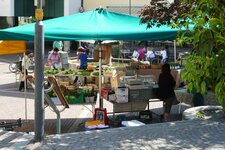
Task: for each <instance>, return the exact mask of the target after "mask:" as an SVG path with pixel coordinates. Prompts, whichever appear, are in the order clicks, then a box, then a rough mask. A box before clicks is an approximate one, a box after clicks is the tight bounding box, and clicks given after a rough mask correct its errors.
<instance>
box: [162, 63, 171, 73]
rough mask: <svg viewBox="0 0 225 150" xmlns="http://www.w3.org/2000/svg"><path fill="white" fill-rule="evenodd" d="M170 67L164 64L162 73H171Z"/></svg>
mask: <svg viewBox="0 0 225 150" xmlns="http://www.w3.org/2000/svg"><path fill="white" fill-rule="evenodd" d="M170 71H171V70H170V65H169V64H164V65H163V66H162V73H170Z"/></svg>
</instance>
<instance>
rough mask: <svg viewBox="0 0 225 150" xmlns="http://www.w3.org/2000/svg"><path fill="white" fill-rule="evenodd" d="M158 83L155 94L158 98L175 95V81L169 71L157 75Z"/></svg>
mask: <svg viewBox="0 0 225 150" xmlns="http://www.w3.org/2000/svg"><path fill="white" fill-rule="evenodd" d="M158 85H159V89H158V92H157V95H158V97H159V98H162V99H166V98H170V97H173V96H175V93H174V87H175V85H176V82H175V80H174V78H173V76H172V75H171V74H170V73H161V74H160V75H159V81H158Z"/></svg>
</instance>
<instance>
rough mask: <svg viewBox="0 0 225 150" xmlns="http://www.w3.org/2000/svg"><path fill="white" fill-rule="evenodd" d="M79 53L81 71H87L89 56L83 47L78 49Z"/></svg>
mask: <svg viewBox="0 0 225 150" xmlns="http://www.w3.org/2000/svg"><path fill="white" fill-rule="evenodd" d="M78 51H79V54H78V60H79V61H80V67H79V69H83V70H85V69H87V65H88V61H87V58H88V54H87V52H88V51H86V50H85V49H84V48H83V47H79V48H78Z"/></svg>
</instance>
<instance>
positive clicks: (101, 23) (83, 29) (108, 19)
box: [0, 8, 179, 41]
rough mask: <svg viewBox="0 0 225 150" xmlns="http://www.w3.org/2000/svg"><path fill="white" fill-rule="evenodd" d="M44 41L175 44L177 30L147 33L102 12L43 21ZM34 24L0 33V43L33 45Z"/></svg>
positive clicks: (134, 21)
mask: <svg viewBox="0 0 225 150" xmlns="http://www.w3.org/2000/svg"><path fill="white" fill-rule="evenodd" d="M43 23H44V36H45V41H55V40H62V41H70V40H151V41H156V40H174V39H175V38H176V34H177V32H178V30H179V29H174V28H173V29H172V28H171V27H168V26H161V27H153V28H150V29H147V28H146V27H147V26H146V25H145V24H140V18H138V17H134V16H129V15H125V14H120V13H116V12H110V11H107V10H105V9H102V8H100V9H96V10H94V11H89V12H84V13H79V14H74V15H70V16H64V17H59V18H55V19H49V20H45V21H43ZM34 33H35V24H34V23H33V24H28V25H24V26H18V27H12V28H8V29H4V30H0V40H26V41H33V40H34Z"/></svg>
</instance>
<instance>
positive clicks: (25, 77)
mask: <svg viewBox="0 0 225 150" xmlns="http://www.w3.org/2000/svg"><path fill="white" fill-rule="evenodd" d="M26 59H27V58H26V55H25V54H23V60H24V68H23V73H24V97H25V120H26V121H27V72H26V68H27V66H26V65H27V63H26V61H28V60H26Z"/></svg>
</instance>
